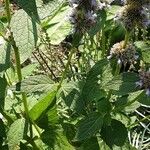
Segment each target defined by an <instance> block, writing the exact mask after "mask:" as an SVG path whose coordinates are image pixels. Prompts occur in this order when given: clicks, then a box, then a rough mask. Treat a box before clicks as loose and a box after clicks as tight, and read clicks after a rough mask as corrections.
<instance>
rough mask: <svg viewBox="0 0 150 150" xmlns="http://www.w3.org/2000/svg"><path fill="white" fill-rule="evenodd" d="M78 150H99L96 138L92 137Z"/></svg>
mask: <svg viewBox="0 0 150 150" xmlns="http://www.w3.org/2000/svg"><path fill="white" fill-rule="evenodd" d="M79 150H100V147H99V144H98V140H97V138H96V137H92V138H90V139H88V140H86V141H85V142H84V143H83V145H82V146H81V147H80V148H79Z"/></svg>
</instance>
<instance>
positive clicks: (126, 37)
mask: <svg viewBox="0 0 150 150" xmlns="http://www.w3.org/2000/svg"><path fill="white" fill-rule="evenodd" d="M129 35H130V33H129V32H128V31H126V34H125V39H124V43H123V48H125V47H126V46H127V44H128V41H129Z"/></svg>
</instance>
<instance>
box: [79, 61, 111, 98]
mask: <svg viewBox="0 0 150 150" xmlns="http://www.w3.org/2000/svg"><path fill="white" fill-rule="evenodd" d="M111 79H112V73H111V67H110V64H109V62H108V61H107V60H106V59H104V60H100V61H99V62H97V63H96V64H95V65H94V66H93V67H92V69H91V70H90V71H89V73H88V75H87V79H86V83H85V85H84V87H83V92H82V95H83V98H84V100H85V101H93V100H95V101H97V100H99V99H101V98H103V97H105V96H106V93H105V91H104V90H103V86H104V85H105V84H107V82H109V81H110V80H111Z"/></svg>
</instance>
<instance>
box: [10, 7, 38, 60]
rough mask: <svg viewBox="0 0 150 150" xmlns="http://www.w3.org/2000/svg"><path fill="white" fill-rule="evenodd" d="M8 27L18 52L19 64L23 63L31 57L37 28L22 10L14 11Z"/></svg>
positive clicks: (36, 38)
mask: <svg viewBox="0 0 150 150" xmlns="http://www.w3.org/2000/svg"><path fill="white" fill-rule="evenodd" d="M10 26H11V31H12V32H13V37H14V40H15V42H16V45H17V47H18V49H19V52H20V56H21V62H24V61H25V60H26V59H27V58H29V57H30V56H31V55H32V52H33V50H34V48H35V47H36V44H37V40H38V34H39V27H38V25H37V23H36V22H35V21H34V19H33V18H30V17H29V16H28V14H27V13H26V12H25V11H24V10H22V9H20V10H18V11H16V12H15V14H14V15H13V16H12V19H11V23H10Z"/></svg>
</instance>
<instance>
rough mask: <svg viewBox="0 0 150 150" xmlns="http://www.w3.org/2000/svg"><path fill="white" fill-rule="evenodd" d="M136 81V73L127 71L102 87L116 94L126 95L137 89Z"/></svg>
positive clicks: (137, 78)
mask: <svg viewBox="0 0 150 150" xmlns="http://www.w3.org/2000/svg"><path fill="white" fill-rule="evenodd" d="M137 81H139V76H138V74H136V73H132V72H127V73H123V74H121V75H118V76H116V77H114V78H113V79H112V80H111V81H110V82H108V83H107V84H106V85H105V86H104V88H105V89H109V90H112V91H113V93H114V94H117V95H126V94H128V93H131V92H135V91H137V88H136V82H137Z"/></svg>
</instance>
